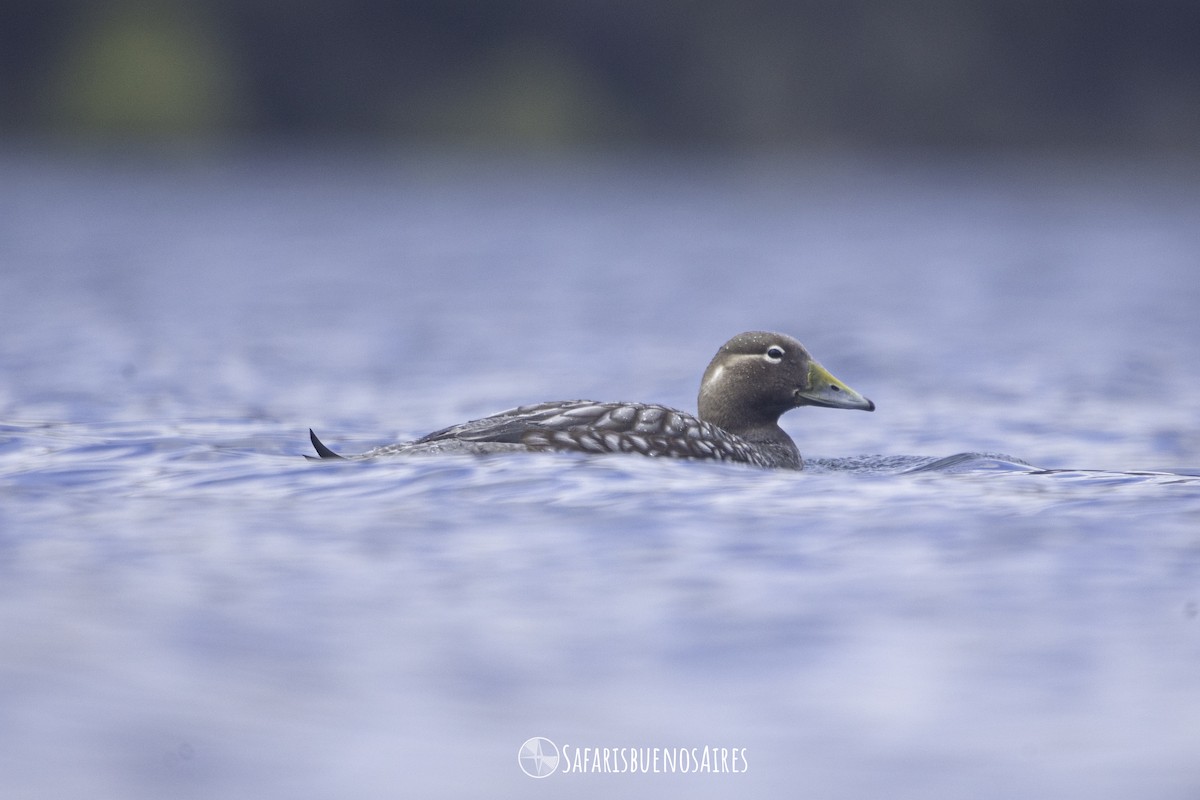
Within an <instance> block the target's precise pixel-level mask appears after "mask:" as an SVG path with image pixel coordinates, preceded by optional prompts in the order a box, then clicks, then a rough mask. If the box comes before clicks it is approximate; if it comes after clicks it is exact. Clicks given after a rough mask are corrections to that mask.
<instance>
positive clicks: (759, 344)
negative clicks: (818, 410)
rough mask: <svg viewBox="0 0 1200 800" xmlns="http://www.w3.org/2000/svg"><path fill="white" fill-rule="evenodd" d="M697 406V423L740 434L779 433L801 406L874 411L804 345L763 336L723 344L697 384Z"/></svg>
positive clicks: (760, 333)
mask: <svg viewBox="0 0 1200 800" xmlns="http://www.w3.org/2000/svg"><path fill="white" fill-rule="evenodd" d="M698 406H699V411H700V418H701V419H703V420H706V421H708V422H711V423H713V424H715V425H719V426H720V427H722V428H724V429H725V430H727V431H729V432H731V433H736V434H739V435H747V434H754V433H756V432H759V431H763V432H765V431H769V430H770V429H777V428H778V422H779V417H780V416H781V415H782V414H783V413H784V412H785V411H790V410H791V409H793V408H798V407H800V406H824V407H825V408H856V409H860V410H862V411H874V410H875V404H874V403H872V402H871V401H870V400H868V399H867V398H865V397H863V396H862V395H861V394H859V393H858V392H856V391H854V390H853V389H851V388H850V387H849V386H847V385H846V384H845V383H843V382H841V381H839V380H838V379H837V378H835V377H833V376H832V375H830V374H829V370H827V369H825V368H824V367H822V366H821V365H820V364H819V363H818V362H817V361H816V359H814V358H813V357H812V356H811V355H809V352H808V351H807V350H805V349H804V345H802V344H800V343H799V342H798V341H796V340H795V339H793V338H792V337H790V336H785V335H784V334H782V333H769V332H766V331H750V332H748V333H739V334H738V335H737V336H735V337H733V338H732V339H730V340H729V341H728V342H726V343H725V344H723V345H721V349H720V350H718V351H717V354H716V355H715V356H713V360H712V362H711V363H709V365H708V369H706V370H705V371H704V378H703V379H702V380H701V381H700V398H699V402H698ZM780 432H781V433H782V431H780ZM752 438H757V437H754V436H752Z"/></svg>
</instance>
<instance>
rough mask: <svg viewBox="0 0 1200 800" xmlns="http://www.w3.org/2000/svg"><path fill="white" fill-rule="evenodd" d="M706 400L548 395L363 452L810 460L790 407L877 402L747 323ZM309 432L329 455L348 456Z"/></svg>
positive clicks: (782, 464)
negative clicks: (790, 421) (793, 428)
mask: <svg viewBox="0 0 1200 800" xmlns="http://www.w3.org/2000/svg"><path fill="white" fill-rule="evenodd" d="M697 405H698V411H699V414H698V415H696V416H693V415H691V414H687V413H685V412H683V411H677V410H676V409H673V408H668V407H667V406H660V405H653V404H649V403H600V402H596V401H594V400H564V401H556V402H549V403H538V404H536V405H529V406H521V407H520V408H514V409H510V410H508V411H501V412H500V413H499V414H493V415H491V416H489V417H483V418H482V419H476V420H471V421H470V422H464V423H461V424H459V425H452V426H450V427H449V428H443V429H442V430H439V431H434V432H433V433H431V434H428V435H427V436H422V437H421V438H420V439H417V440H416V441H412V442H403V443H400V444H392V445H387V446H384V447H377V448H375V449H374V450H370V451H368V452H366V453H362V454H361V455H358V456H353V458H374V457H377V456H390V455H409V454H424V453H474V454H486V453H503V452H514V451H546V450H554V451H567V452H578V453H638V454H641V455H644V456H665V457H669V458H689V459H706V460H713V461H733V462H739V463H743V464H753V465H754V466H758V467H775V468H783V469H803V467H804V461H803V459H802V458H801V457H800V451H799V450H798V449H797V448H796V443H795V442H793V441H792V438H791V437H790V436H788V435H787V434H786V433H785V432H784V430H783V429H782V428H780V427H779V418H780V416H782V415H783V413H784V412H786V411H790V410H791V409H793V408H798V407H800V406H823V407H825V408H856V409H860V410H862V411H874V410H875V404H874V403H872V402H871V401H870V400H868V399H867V398H865V397H863V396H862V395H861V394H859V393H858V392H856V391H854V390H853V389H851V388H850V387H849V386H847V385H846V384H844V383H842V382H841V381H839V380H838V379H837V378H835V377H833V376H832V375H831V374H829V371H828V370H826V369H825V368H824V367H822V366H821V365H820V364H819V363H817V361H816V360H815V359H813V357H812V356H811V355H809V353H808V351H807V350H805V349H804V345H802V344H800V342H798V341H796V340H795V339H793V338H792V337H790V336H785V335H784V334H781V333H769V332H766V331H750V332H748V333H740V334H738V335H737V336H735V337H733V338H732V339H730V340H729V341H728V342H726V343H725V344H723V345H721V349H720V350H718V351H717V354H716V355H715V356H713V359H712V361H711V362H710V363H709V365H708V369H706V370H705V371H704V377H703V378H702V379H701V381H700V396H699V399H698V404H697ZM308 433H309V437H310V438H311V440H312V443H313V447H315V448H316V449H317V454H318V455H319V456H320V457H321V458H342V456H339V455H338V454H337V453H335V452H333V451H332V450H330V449H329V448H328V447H326V446H325V445H324V444H322V442H321V440H320V439H318V438H317V436H316V434H315V433H313V432H312V431H311V430H309V432H308Z"/></svg>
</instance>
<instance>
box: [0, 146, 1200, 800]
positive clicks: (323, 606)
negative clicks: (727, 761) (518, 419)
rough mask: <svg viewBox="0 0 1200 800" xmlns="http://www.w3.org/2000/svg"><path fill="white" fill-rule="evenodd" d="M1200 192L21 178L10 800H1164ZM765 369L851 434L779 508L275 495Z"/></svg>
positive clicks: (863, 165)
mask: <svg viewBox="0 0 1200 800" xmlns="http://www.w3.org/2000/svg"><path fill="white" fill-rule="evenodd" d="M1195 178H1196V175H1195V174H1194V170H1191V171H1189V170H1187V169H1180V168H1179V167H1177V166H1176V167H1175V168H1173V169H1166V168H1162V167H1156V166H1153V165H1138V164H1071V163H1063V162H1040V163H1039V162H1017V161H1004V162H976V161H961V162H949V161H941V162H918V161H892V160H875V161H872V160H852V159H846V160H809V161H786V160H777V161H750V162H723V163H714V162H711V161H704V160H700V159H696V160H682V159H681V160H674V161H671V160H645V159H643V160H636V159H629V160H619V159H611V160H605V159H599V158H596V159H581V160H577V161H571V160H561V161H557V162H535V161H521V160H501V159H484V158H478V159H462V160H455V159H449V158H418V157H382V156H363V155H343V156H337V157H334V156H329V155H327V154H326V155H321V154H316V153H295V154H290V155H283V156H265V155H262V154H258V155H245V156H239V157H227V158H213V159H207V160H206V159H194V160H191V161H187V162H183V163H175V162H168V161H155V160H153V159H127V160H124V161H107V162H105V161H98V160H90V159H85V158H68V157H61V156H59V157H52V156H45V155H36V154H29V153H10V154H8V155H7V156H6V157H4V158H3V159H2V160H0V212H2V213H0V369H2V372H0V374H2V375H3V382H2V383H0V499H2V503H0V709H3V713H0V745H2V746H0V792H2V793H3V795H4V796H5V797H14V798H18V797H46V796H60V797H61V796H83V795H85V794H86V795H87V796H89V797H96V798H140V797H146V798H151V797H154V798H157V797H164V796H171V797H185V798H186V797H233V796H254V797H265V798H275V797H278V798H307V797H311V798H318V797H330V796H339V795H346V796H355V797H364V798H373V797H378V798H392V797H398V796H418V795H419V796H422V797H464V796H476V797H477V796H481V795H485V794H486V795H487V796H492V797H532V796H550V795H554V796H563V795H564V794H568V795H571V796H578V797H608V796H612V795H614V794H621V795H624V796H630V797H718V796H721V797H724V796H729V795H731V794H738V795H747V796H778V795H781V794H784V793H787V794H789V795H792V796H796V795H797V794H798V795H799V796H803V797H814V798H815V797H821V798H875V797H882V796H887V797H913V798H930V797H973V798H993V797H994V798H1009V797H1014V796H1042V797H1050V796H1052V797H1060V798H1067V797H1079V798H1089V799H1090V798H1125V797H1130V796H1135V795H1136V796H1138V797H1153V798H1194V797H1196V796H1197V795H1198V794H1200V762H1197V759H1196V742H1197V740H1198V739H1197V737H1198V736H1200V681H1198V680H1197V674H1198V673H1197V666H1196V665H1197V664H1198V663H1200V618H1198V617H1200V524H1197V523H1198V522H1200V477H1197V476H1198V475H1200V407H1198V405H1197V403H1196V400H1195V398H1196V397H1197V396H1200V358H1198V357H1197V356H1198V352H1197V350H1198V344H1200V317H1198V315H1197V314H1196V313H1195V309H1196V308H1197V307H1200V226H1197V225H1196V224H1195V221H1196V220H1197V219H1200V189H1197V188H1196V187H1197V186H1200V183H1197V182H1196V180H1195ZM755 328H767V329H777V330H782V331H785V332H788V333H791V334H793V335H795V336H797V337H798V338H800V339H801V340H802V341H804V342H805V343H806V344H807V345H808V346H809V348H810V349H811V350H812V351H813V353H814V354H815V355H816V356H817V358H819V359H820V360H821V361H822V362H823V363H824V364H825V365H826V366H827V367H829V368H830V369H831V370H832V371H833V373H834V374H835V375H837V376H838V377H840V378H842V379H843V380H845V381H847V382H848V383H850V384H851V385H852V386H854V387H855V388H856V389H858V390H860V391H861V392H863V393H864V394H866V395H867V396H869V397H871V398H872V399H873V400H875V402H876V403H877V404H878V407H879V410H878V411H877V412H876V413H874V414H871V415H867V414H860V413H845V412H839V411H831V410H823V409H801V410H799V411H796V412H792V413H791V414H789V415H788V416H786V417H785V419H784V422H785V427H787V428H788V429H789V431H791V432H792V434H793V436H794V437H795V438H796V440H797V442H798V443H799V445H800V448H801V451H802V452H803V453H804V454H805V456H806V458H807V459H808V460H809V464H810V469H809V470H807V471H806V472H804V473H788V472H774V473H773V472H764V471H760V470H755V469H749V468H742V467H736V466H726V465H719V464H699V463H684V462H663V461H650V460H646V459H638V458H620V457H611V458H595V459H588V458H580V457H575V456H570V455H539V456H531V457H490V458H485V459H469V458H459V457H452V458H429V459H413V460H407V461H405V460H396V461H387V462H372V463H309V462H306V461H305V460H304V459H303V458H301V456H302V454H304V453H308V452H311V450H310V448H309V446H308V443H307V428H308V427H309V426H312V427H314V428H315V429H316V430H317V431H318V433H319V434H321V435H322V437H323V438H324V439H325V441H326V442H327V443H328V444H329V445H330V446H332V447H334V448H335V449H339V450H341V451H344V452H355V451H359V450H365V449H368V448H369V447H371V446H374V445H378V444H383V443H388V442H391V441H396V440H399V439H404V438H411V437H415V436H417V435H420V434H422V433H425V432H428V431H429V430H432V429H434V428H437V427H441V426H444V425H447V424H450V423H453V422H457V421H461V420H463V419H466V418H469V417H472V416H480V415H482V414H487V413H491V412H494V411H497V410H500V409H503V408H507V407H510V406H513V405H518V404H520V403H522V402H528V401H536V400H545V399H563V398H570V397H592V398H597V399H636V400H647V401H656V402H665V403H668V404H671V405H676V406H679V407H683V408H685V409H691V408H693V404H694V395H695V390H696V384H697V382H698V380H699V376H700V373H701V371H702V370H703V368H704V366H705V364H706V363H707V361H708V359H709V358H710V357H711V355H712V352H713V351H714V350H715V348H716V347H717V345H719V344H720V343H721V342H722V341H724V340H725V339H726V338H728V337H729V336H730V335H732V334H733V333H736V332H738V331H741V330H745V329H755ZM971 454H983V455H971ZM1022 462H1026V463H1022ZM534 736H542V737H546V738H548V739H550V740H551V741H553V742H554V743H555V744H556V745H557V746H558V747H559V748H561V750H562V752H563V753H565V754H566V755H567V760H566V761H565V762H564V763H567V764H569V763H570V756H571V753H572V752H573V751H572V749H571V748H577V747H592V748H610V749H620V748H625V749H626V750H625V751H624V752H625V756H624V757H625V758H626V759H628V755H629V752H630V749H631V748H639V752H643V751H642V750H640V749H641V748H655V747H657V748H666V749H672V753H677V752H678V751H677V750H674V748H685V749H686V750H688V751H689V753H690V752H691V751H692V750H693V749H695V751H696V753H697V755H701V754H702V750H703V748H705V747H706V746H707V747H710V748H713V749H714V750H713V752H717V751H718V750H719V749H720V748H725V749H726V750H727V751H732V750H738V751H739V752H740V754H742V755H744V757H745V762H744V766H745V767H746V771H745V772H743V773H737V774H709V773H700V774H691V773H689V774H671V773H662V772H659V773H651V774H640V773H639V774H602V773H587V774H574V773H565V774H564V773H556V774H553V775H551V776H549V777H548V778H545V779H543V780H535V779H532V778H529V777H526V775H524V774H523V773H522V772H521V770H520V768H519V765H518V751H519V749H520V748H521V745H522V743H523V742H525V740H527V739H529V738H530V737H534ZM598 752H599V751H598ZM644 752H649V751H644ZM614 758H615V756H614Z"/></svg>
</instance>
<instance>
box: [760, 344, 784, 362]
mask: <svg viewBox="0 0 1200 800" xmlns="http://www.w3.org/2000/svg"><path fill="white" fill-rule="evenodd" d="M763 358H765V359H766V360H767V361H769V362H771V363H772V364H778V363H779V362H780V361H783V348H782V347H779V346H777V345H771V346H770V347H768V348H767V352H766V353H764V354H763Z"/></svg>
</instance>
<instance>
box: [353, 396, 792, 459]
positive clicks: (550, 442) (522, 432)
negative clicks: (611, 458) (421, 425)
mask: <svg viewBox="0 0 1200 800" xmlns="http://www.w3.org/2000/svg"><path fill="white" fill-rule="evenodd" d="M514 450H535V451H536V450H542V451H545V450H553V451H565V452H580V453H639V454H641V455H646V456H661V457H667V458H690V459H707V460H716V461H733V462H739V463H744V464H753V465H756V466H760V467H789V466H793V465H792V464H790V463H781V462H780V460H779V458H778V457H777V456H776V454H773V453H772V452H770V451H769V450H764V449H763V448H762V447H760V446H758V445H756V444H754V443H752V442H749V441H746V440H745V439H742V438H741V437H739V436H735V435H734V434H731V433H729V432H728V431H725V430H723V429H722V428H719V427H717V426H716V425H713V424H711V423H708V422H704V421H702V420H699V419H697V418H696V417H694V416H692V415H691V414H687V413H684V412H682V411H678V410H676V409H673V408H668V407H667V406H660V405H653V404H647V403H601V402H596V401H593V400H567V401H558V402H550V403H538V404H537V405H529V406H521V407H519V408H514V409H510V410H508V411H502V412H500V413H498V414H492V415H491V416H488V417H483V418H481V419H476V420H471V421H470V422H464V423H461V424H459V425H453V426H451V427H449V428H443V429H442V430H439V431H434V432H433V433H431V434H429V435H427V436H423V437H421V438H420V439H417V440H416V441H414V442H409V443H406V444H398V445H389V446H387V447H381V448H379V449H377V450H373V451H371V452H370V453H366V454H364V455H368V456H377V455H390V454H401V453H419V452H469V453H500V452H511V451H514Z"/></svg>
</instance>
